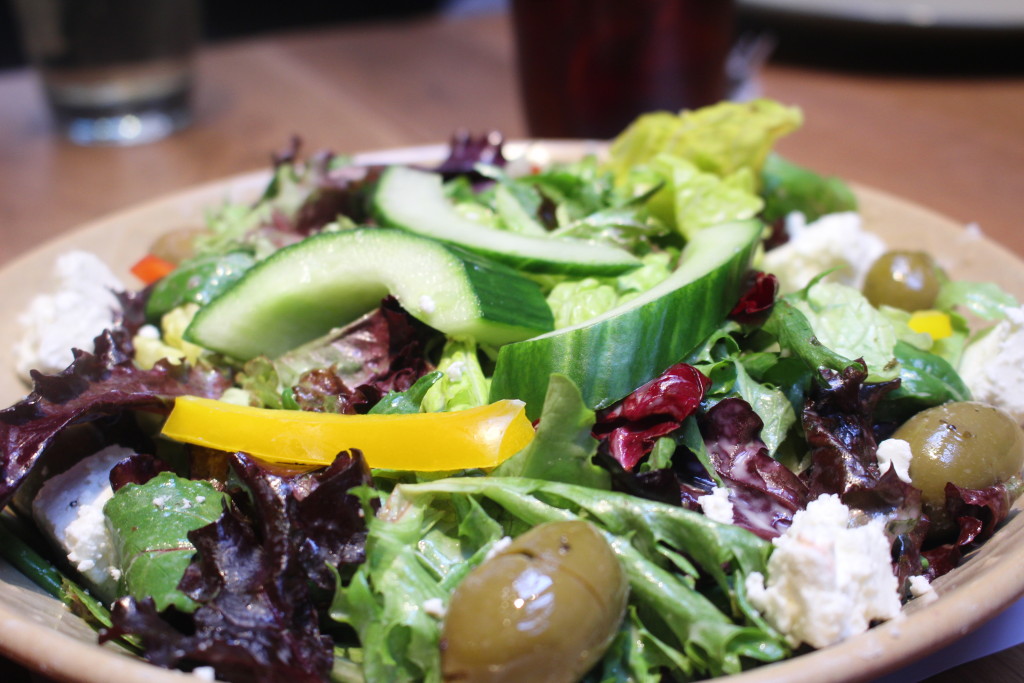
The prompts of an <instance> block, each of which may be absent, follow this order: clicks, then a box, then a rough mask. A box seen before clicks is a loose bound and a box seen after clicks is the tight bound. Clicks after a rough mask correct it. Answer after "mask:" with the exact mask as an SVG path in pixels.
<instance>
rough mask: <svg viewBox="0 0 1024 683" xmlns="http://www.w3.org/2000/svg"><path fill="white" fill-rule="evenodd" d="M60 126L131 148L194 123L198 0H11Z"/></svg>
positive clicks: (78, 138) (77, 135)
mask: <svg viewBox="0 0 1024 683" xmlns="http://www.w3.org/2000/svg"><path fill="white" fill-rule="evenodd" d="M14 7H15V9H16V10H17V11H18V17H19V19H20V21H21V29H22V34H23V35H22V38H23V41H24V43H25V47H26V49H27V52H28V54H29V56H30V58H31V59H32V62H33V64H34V65H35V67H36V68H37V70H38V73H39V76H40V80H41V81H42V85H43V91H44V93H45V96H46V99H47V103H48V104H49V107H50V111H51V113H52V115H53V119H54V122H55V124H56V126H57V128H58V129H59V130H60V131H61V132H62V133H63V134H64V135H65V136H66V137H68V138H69V139H70V140H72V141H73V142H76V143H79V144H84V145H104V144H106V145H129V144H138V143H143V142H149V141H151V140H156V139H159V138H162V137H164V136H165V135H168V134H170V133H172V132H174V131H176V130H178V129H180V128H182V127H184V126H186V125H187V124H188V123H189V122H190V121H191V116H192V111H191V106H190V104H191V103H190V95H191V89H192V72H193V68H192V60H193V54H194V52H195V48H196V45H197V43H198V41H199V34H200V10H199V2H198V0H14Z"/></svg>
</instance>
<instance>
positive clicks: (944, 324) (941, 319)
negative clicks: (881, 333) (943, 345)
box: [907, 311, 953, 339]
mask: <svg viewBox="0 0 1024 683" xmlns="http://www.w3.org/2000/svg"><path fill="white" fill-rule="evenodd" d="M907 324H908V325H910V329H912V330H913V331H914V332H918V333H921V332H927V333H928V334H930V335H931V336H932V339H945V338H946V337H949V336H951V335H952V334H953V323H952V322H951V321H950V319H949V315H948V314H946V313H943V312H942V311H917V312H915V313H914V314H913V315H911V316H910V320H909V321H908V323H907Z"/></svg>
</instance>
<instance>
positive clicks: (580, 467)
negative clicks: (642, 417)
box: [492, 375, 610, 489]
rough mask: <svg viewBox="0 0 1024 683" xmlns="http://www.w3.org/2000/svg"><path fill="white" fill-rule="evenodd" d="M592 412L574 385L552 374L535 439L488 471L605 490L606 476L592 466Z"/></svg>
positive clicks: (566, 379)
mask: <svg viewBox="0 0 1024 683" xmlns="http://www.w3.org/2000/svg"><path fill="white" fill-rule="evenodd" d="M593 427H594V411H593V410H590V409H589V408H587V407H586V405H585V404H584V403H583V396H582V395H581V394H580V390H579V389H578V388H576V385H575V384H573V383H572V381H570V380H569V379H568V378H566V377H564V376H563V375H552V376H551V381H550V383H549V384H548V391H547V395H546V396H545V398H544V407H543V410H542V412H541V416H540V421H539V422H538V423H537V436H536V437H534V439H533V441H531V442H530V444H529V445H528V446H527V447H526V448H524V449H523V450H522V451H520V452H519V453H517V454H515V455H513V456H512V457H511V458H509V459H508V460H506V461H505V462H503V463H502V464H501V465H499V466H498V467H497V468H495V469H494V471H493V472H492V475H493V476H496V477H527V478H531V479H546V480H548V481H561V482H565V483H575V484H580V485H581V486H588V487H590V488H595V489H607V488H609V485H610V483H609V477H608V473H607V472H606V471H605V470H603V469H602V468H601V467H599V466H597V465H595V464H593V463H592V458H593V457H594V453H596V452H597V440H596V439H595V438H594V437H593V436H592V435H591V431H592V430H593Z"/></svg>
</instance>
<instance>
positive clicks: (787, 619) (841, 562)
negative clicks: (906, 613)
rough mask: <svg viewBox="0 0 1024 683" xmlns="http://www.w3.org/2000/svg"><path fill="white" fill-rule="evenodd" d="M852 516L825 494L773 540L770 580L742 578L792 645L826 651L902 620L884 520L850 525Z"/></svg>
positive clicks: (758, 576)
mask: <svg viewBox="0 0 1024 683" xmlns="http://www.w3.org/2000/svg"><path fill="white" fill-rule="evenodd" d="M849 524H850V510H849V509H848V508H847V507H846V506H845V505H843V504H842V503H841V502H840V500H839V497H838V496H835V495H823V496H821V497H820V498H818V499H817V500H815V501H812V502H811V503H809V504H808V505H807V508H806V509H805V510H801V511H799V512H797V513H796V514H795V515H794V516H793V524H792V526H791V527H790V528H789V529H788V530H787V531H786V533H785V534H783V535H782V536H779V537H778V538H776V539H774V541H773V543H774V545H775V550H774V551H773V553H772V556H771V557H770V558H769V560H768V577H767V582H766V581H765V577H764V576H762V575H761V574H760V573H758V572H754V573H752V574H750V575H749V576H748V577H747V580H746V584H745V585H746V589H747V593H748V595H749V597H750V601H751V603H752V604H753V605H754V606H755V607H756V608H757V609H758V610H760V611H761V612H762V613H763V614H764V615H765V618H766V619H767V620H768V621H769V623H771V624H772V625H773V626H775V628H777V629H779V630H780V631H782V632H783V633H784V634H785V635H786V639H787V640H788V641H789V643H790V644H791V645H792V646H794V647H796V646H797V645H799V644H800V643H807V644H808V645H811V646H813V647H825V646H827V645H832V644H834V643H838V642H840V641H842V640H845V639H846V638H849V637H850V636H853V635H856V634H858V633H861V632H863V631H866V630H867V629H868V627H869V626H870V625H871V622H872V621H875V620H884V619H892V618H894V617H896V616H897V615H899V612H900V597H899V592H898V581H897V579H896V576H895V575H894V574H893V571H892V566H891V564H890V557H891V554H890V544H889V541H888V540H887V539H886V536H885V531H884V529H883V527H882V524H881V522H879V521H871V522H868V523H867V524H864V525H862V526H856V527H850V526H849Z"/></svg>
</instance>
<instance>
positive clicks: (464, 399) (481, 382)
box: [422, 339, 490, 413]
mask: <svg viewBox="0 0 1024 683" xmlns="http://www.w3.org/2000/svg"><path fill="white" fill-rule="evenodd" d="M437 370H438V371H439V372H441V373H443V374H442V376H441V378H440V379H439V380H438V381H437V382H436V383H435V384H434V385H433V386H432V387H430V389H429V390H428V391H427V392H426V394H425V395H424V397H423V402H422V405H423V410H424V411H426V412H428V413H436V412H442V411H452V410H466V409H467V408H477V407H479V406H482V405H486V404H487V403H488V402H489V399H488V392H489V391H490V381H489V380H488V378H487V376H486V375H485V374H484V371H483V368H482V367H481V366H480V359H479V358H478V356H477V345H476V342H475V341H473V340H472V339H449V340H448V341H447V342H445V345H444V349H443V350H442V351H441V359H440V360H439V361H438V363H437Z"/></svg>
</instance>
